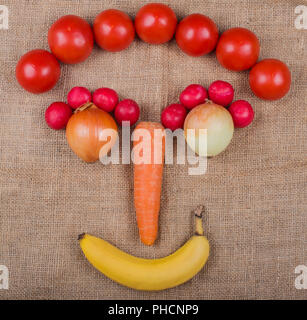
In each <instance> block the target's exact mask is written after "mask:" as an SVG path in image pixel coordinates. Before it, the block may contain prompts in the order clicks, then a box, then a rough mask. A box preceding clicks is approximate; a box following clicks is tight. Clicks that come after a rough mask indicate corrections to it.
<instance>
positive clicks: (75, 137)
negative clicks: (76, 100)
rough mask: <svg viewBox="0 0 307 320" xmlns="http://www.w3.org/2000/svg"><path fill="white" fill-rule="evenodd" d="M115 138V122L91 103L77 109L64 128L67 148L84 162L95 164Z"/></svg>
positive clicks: (116, 132)
mask: <svg viewBox="0 0 307 320" xmlns="http://www.w3.org/2000/svg"><path fill="white" fill-rule="evenodd" d="M107 129H111V130H107ZM117 137H118V130H117V125H116V122H115V120H114V119H113V118H112V116H111V115H110V114H108V113H107V112H105V111H103V110H101V109H98V108H97V107H96V106H95V105H94V104H93V103H87V104H85V105H84V106H82V107H80V108H78V109H77V110H76V111H75V113H74V114H73V115H72V116H71V118H70V119H69V121H68V124H67V126H66V138H67V142H68V144H69V146H70V147H71V149H72V150H73V152H74V153H75V154H76V155H77V156H78V157H80V158H81V159H82V160H84V161H85V162H95V161H97V160H98V159H99V157H100V156H104V155H106V154H107V153H108V152H109V151H110V149H111V148H112V146H113V145H114V143H115V142H116V139H117ZM107 143H108V145H106V144H107ZM105 145H106V146H105ZM104 146H105V148H103V147H104ZM102 148H103V149H102ZM101 151H102V152H101Z"/></svg>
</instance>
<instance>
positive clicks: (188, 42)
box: [176, 13, 219, 57]
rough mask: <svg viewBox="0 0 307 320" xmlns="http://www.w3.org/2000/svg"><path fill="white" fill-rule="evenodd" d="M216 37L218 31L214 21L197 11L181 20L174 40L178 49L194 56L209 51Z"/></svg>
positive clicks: (213, 46) (214, 44)
mask: <svg viewBox="0 0 307 320" xmlns="http://www.w3.org/2000/svg"><path fill="white" fill-rule="evenodd" d="M218 37H219V32H218V29H217V26H216V24H215V23H214V21H212V20H211V19H210V18H208V17H206V16H204V15H202V14H198V13H195V14H191V15H189V16H187V17H185V18H184V19H183V20H181V22H180V23H179V25H178V27H177V31H176V41H177V44H178V46H179V47H180V49H181V50H182V51H183V52H185V53H186V54H188V55H190V56H194V57H199V56H202V55H204V54H207V53H209V52H211V51H212V50H213V49H214V48H215V46H216V43H217V40H218Z"/></svg>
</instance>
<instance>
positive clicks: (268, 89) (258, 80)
mask: <svg viewBox="0 0 307 320" xmlns="http://www.w3.org/2000/svg"><path fill="white" fill-rule="evenodd" d="M249 84H250V87H251V89H252V91H253V92H254V94H255V95H256V96H257V97H259V98H261V99H265V100H278V99H281V98H282V97H283V96H285V95H286V94H287V93H288V91H289V90H290V86H291V73H290V71H289V69H288V67H287V65H286V64H284V63H283V62H281V61H279V60H277V59H265V60H262V61H260V62H258V63H257V64H256V65H255V66H254V67H253V68H252V70H251V71H250V73H249Z"/></svg>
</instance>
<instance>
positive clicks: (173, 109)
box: [161, 103, 187, 131]
mask: <svg viewBox="0 0 307 320" xmlns="http://www.w3.org/2000/svg"><path fill="white" fill-rule="evenodd" d="M186 116H187V110H186V108H185V107H184V106H183V105H182V104H178V103H174V104H170V105H169V106H167V107H166V108H165V109H164V110H163V111H162V113H161V122H162V124H163V126H164V127H165V128H168V129H171V130H172V131H174V130H176V129H179V128H183V124H184V120H185V118H186Z"/></svg>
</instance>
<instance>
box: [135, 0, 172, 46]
mask: <svg viewBox="0 0 307 320" xmlns="http://www.w3.org/2000/svg"><path fill="white" fill-rule="evenodd" d="M176 26H177V17H176V15H175V13H174V11H173V10H172V9H171V8H170V7H168V6H167V5H165V4H162V3H149V4H147V5H145V6H144V7H142V8H141V9H140V10H139V12H138V13H137V15H136V17H135V29H136V32H137V34H138V36H139V37H140V38H141V39H142V40H143V41H145V42H148V43H151V44H160V43H164V42H167V41H169V40H171V39H172V38H173V36H174V33H175V30H176Z"/></svg>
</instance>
